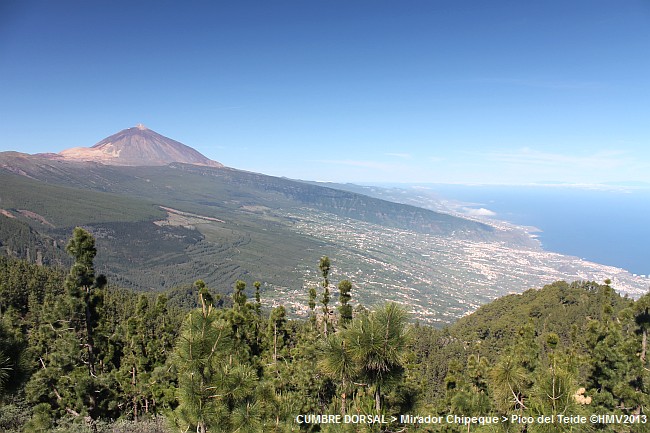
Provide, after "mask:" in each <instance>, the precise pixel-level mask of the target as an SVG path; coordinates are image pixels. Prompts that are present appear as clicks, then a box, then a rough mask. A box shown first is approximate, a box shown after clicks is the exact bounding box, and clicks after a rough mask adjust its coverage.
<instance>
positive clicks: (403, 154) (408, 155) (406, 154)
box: [384, 153, 412, 159]
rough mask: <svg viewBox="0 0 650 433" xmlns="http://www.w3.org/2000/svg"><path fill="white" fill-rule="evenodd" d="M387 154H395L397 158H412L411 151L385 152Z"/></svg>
mask: <svg viewBox="0 0 650 433" xmlns="http://www.w3.org/2000/svg"><path fill="white" fill-rule="evenodd" d="M384 155H386V156H394V157H395V158H401V159H411V158H412V156H411V154H410V153H385V154H384Z"/></svg>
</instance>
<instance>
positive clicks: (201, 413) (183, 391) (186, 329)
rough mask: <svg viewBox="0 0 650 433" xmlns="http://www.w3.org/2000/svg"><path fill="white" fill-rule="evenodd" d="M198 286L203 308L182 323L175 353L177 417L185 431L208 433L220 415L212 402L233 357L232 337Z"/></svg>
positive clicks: (203, 291)
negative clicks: (222, 370)
mask: <svg viewBox="0 0 650 433" xmlns="http://www.w3.org/2000/svg"><path fill="white" fill-rule="evenodd" d="M195 285H196V286H197V288H198V289H199V302H200V304H201V308H200V309H198V310H194V311H192V312H191V313H190V314H189V315H188V316H187V318H186V319H185V321H184V322H183V324H182V326H181V333H180V336H179V338H178V341H177V344H176V348H175V350H174V364H175V365H176V368H177V370H178V392H177V398H178V407H177V409H176V410H175V411H174V415H175V422H176V424H177V425H178V426H179V427H181V428H182V429H186V428H187V429H192V430H194V429H195V430H196V431H197V432H198V433H206V432H207V431H208V426H210V425H213V424H216V423H217V422H218V421H219V418H220V415H221V414H220V413H219V410H218V409H219V407H218V406H217V405H216V404H215V401H214V398H213V396H214V394H215V393H214V388H215V382H216V381H217V380H218V378H219V374H220V373H221V364H222V363H223V362H224V361H225V360H227V358H228V356H229V355H230V350H231V348H232V343H231V342H232V335H231V330H230V326H229V325H228V323H227V322H225V321H224V320H220V319H219V318H218V314H217V311H216V310H215V308H214V305H213V300H212V296H211V295H210V293H209V291H208V290H207V288H206V287H205V283H204V282H203V281H201V280H198V281H197V282H196V283H195Z"/></svg>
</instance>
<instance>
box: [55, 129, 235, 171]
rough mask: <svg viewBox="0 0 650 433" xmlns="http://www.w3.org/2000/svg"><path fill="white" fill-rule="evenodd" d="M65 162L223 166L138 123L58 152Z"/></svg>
mask: <svg viewBox="0 0 650 433" xmlns="http://www.w3.org/2000/svg"><path fill="white" fill-rule="evenodd" d="M59 155H60V156H62V157H63V158H64V159H67V160H74V161H94V162H99V163H102V164H106V165H128V166H152V165H167V164H169V163H172V162H182V163H185V164H194V165H205V166H209V167H223V164H221V163H219V162H216V161H213V160H211V159H208V158H206V157H205V156H203V155H202V154H200V153H199V152H197V151H196V150H194V149H192V148H191V147H189V146H186V145H184V144H183V143H180V142H178V141H176V140H172V139H171V138H167V137H165V136H163V135H160V134H158V133H157V132H155V131H152V130H151V129H147V128H146V127H145V126H144V125H142V124H139V125H138V126H136V127H134V128H128V129H125V130H123V131H120V132H118V133H117V134H113V135H111V136H110V137H108V138H105V139H103V140H102V141H100V142H99V143H97V144H95V145H94V146H93V147H73V148H72V149H67V150H64V151H62V152H60V153H59Z"/></svg>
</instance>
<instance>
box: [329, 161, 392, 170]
mask: <svg viewBox="0 0 650 433" xmlns="http://www.w3.org/2000/svg"><path fill="white" fill-rule="evenodd" d="M316 162H320V163H322V164H332V165H346V166H351V167H363V168H372V169H376V170H394V169H396V168H398V167H397V166H396V165H394V164H387V163H384V162H379V161H364V160H353V159H324V160H319V161H316Z"/></svg>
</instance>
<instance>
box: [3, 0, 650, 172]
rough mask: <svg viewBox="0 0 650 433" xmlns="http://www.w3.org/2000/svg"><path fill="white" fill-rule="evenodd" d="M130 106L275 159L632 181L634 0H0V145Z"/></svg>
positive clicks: (641, 145)
mask: <svg viewBox="0 0 650 433" xmlns="http://www.w3.org/2000/svg"><path fill="white" fill-rule="evenodd" d="M132 3H135V4H132ZM137 123H144V124H145V125H147V126H148V127H150V128H151V129H154V130H156V131H157V132H159V133H161V134H163V135H166V136H168V137H171V138H174V139H176V140H179V141H181V142H183V143H185V144H187V145H190V146H192V147H194V148H196V149H197V150H199V151H200V152H202V153H203V154H205V155H206V156H208V157H210V158H212V159H215V160H217V161H220V162H222V163H224V164H226V165H229V166H231V167H235V168H241V169H246V170H251V171H256V172H261V173H266V174H271V175H277V176H287V177H291V178H302V179H311V180H329V181H338V182H392V183H395V182H411V183H414V182H431V183H494V184H503V183H505V184H528V183H536V182H568V183H579V184H594V183H603V182H646V183H650V2H648V1H646V0H637V1H635V0H628V1H622V2H621V1H600V0H587V1H580V0H576V1H569V2H567V1H542V2H529V1H490V2H486V1H462V0H460V1H459V0H454V1H438V0H427V1H415V0H413V1H395V0H393V1H382V0H374V1H353V0H345V1H336V0H328V1H316V0H300V1H256V2H252V1H237V2H234V1H215V2H191V1H189V2H181V1H177V2H173V1H164V0H162V1H155V2H119V1H101V2H99V1H98V2H87V1H67V0H60V1H56V2H52V1H42V2H34V1H13V0H2V1H0V150H20V151H24V152H28V153H36V152H51V151H55V152H58V151H61V150H63V149H66V148H69V147H75V146H91V145H93V144H95V143H96V142H98V141H99V140H101V139H102V138H104V137H106V136H108V135H110V134H113V133H115V132H117V131H119V130H121V129H124V128H127V127H131V126H134V125H135V124H137Z"/></svg>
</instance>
